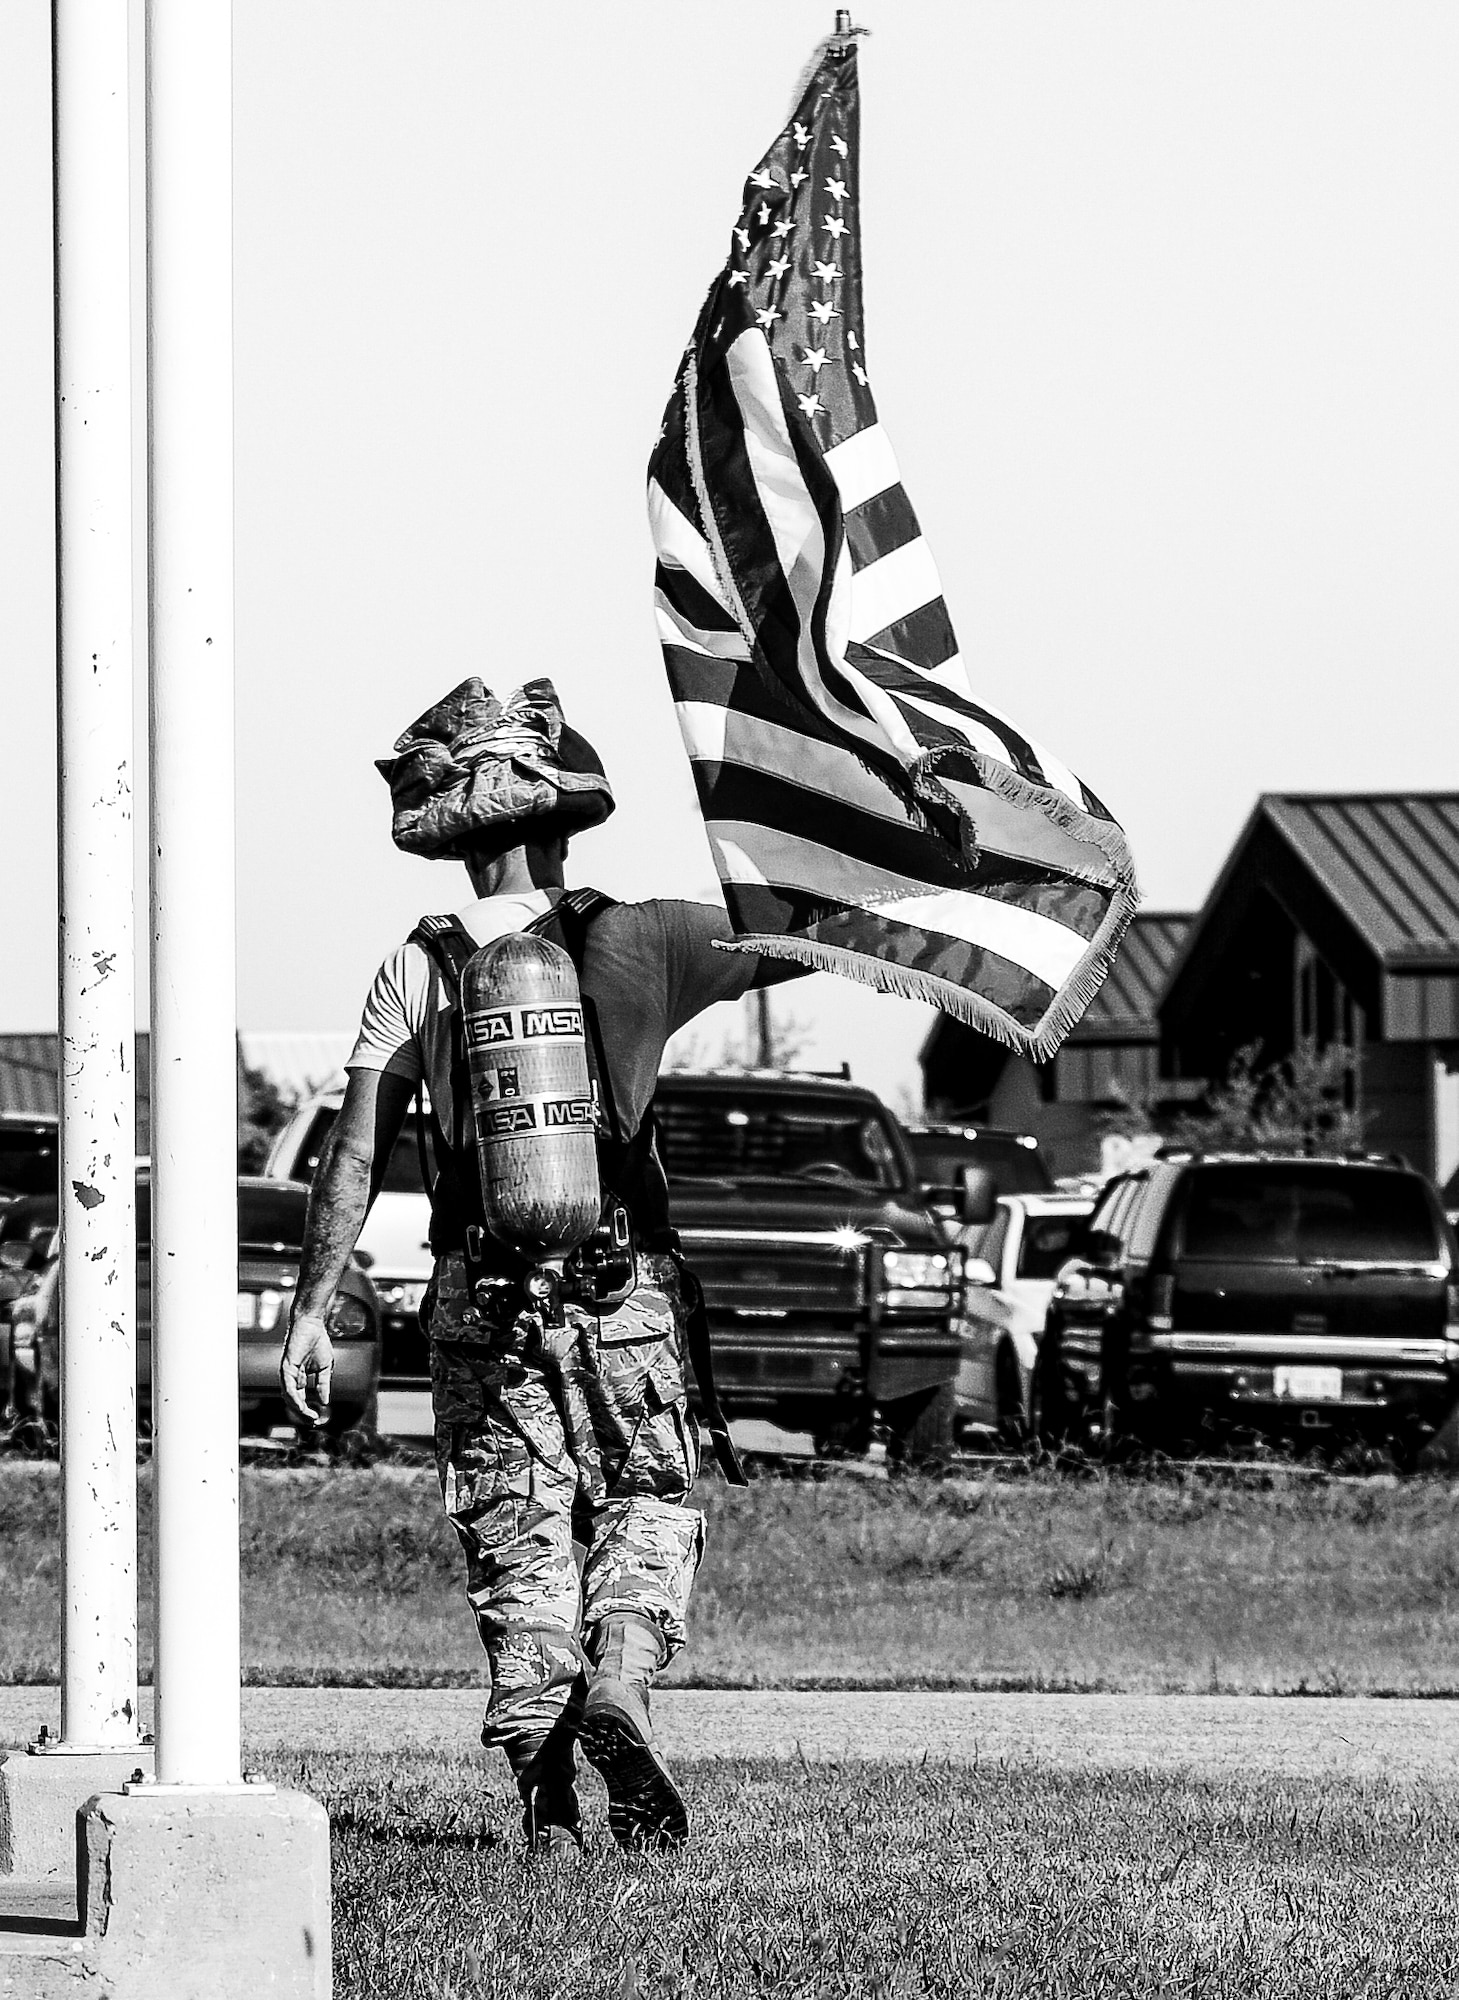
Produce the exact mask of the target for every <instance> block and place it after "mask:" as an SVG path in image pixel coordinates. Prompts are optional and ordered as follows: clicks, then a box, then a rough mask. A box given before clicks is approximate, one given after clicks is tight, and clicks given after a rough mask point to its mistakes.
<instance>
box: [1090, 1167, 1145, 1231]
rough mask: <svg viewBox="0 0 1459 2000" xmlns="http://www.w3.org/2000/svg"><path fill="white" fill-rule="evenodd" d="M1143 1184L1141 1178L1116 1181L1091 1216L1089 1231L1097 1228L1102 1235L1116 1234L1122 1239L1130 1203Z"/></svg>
mask: <svg viewBox="0 0 1459 2000" xmlns="http://www.w3.org/2000/svg"><path fill="white" fill-rule="evenodd" d="M1143 1185H1144V1182H1143V1180H1138V1181H1135V1180H1122V1181H1118V1182H1117V1183H1116V1184H1115V1186H1114V1187H1113V1188H1112V1189H1111V1191H1110V1192H1109V1194H1107V1195H1106V1196H1105V1198H1104V1200H1103V1201H1102V1202H1101V1203H1100V1204H1099V1207H1098V1208H1097V1209H1096V1210H1095V1211H1094V1214H1093V1215H1092V1216H1091V1218H1090V1224H1089V1226H1090V1229H1091V1231H1094V1230H1098V1231H1099V1232H1100V1233H1101V1234H1102V1235H1105V1236H1116V1237H1119V1238H1120V1240H1121V1241H1123V1239H1124V1231H1125V1224H1126V1222H1127V1221H1128V1220H1129V1214H1130V1206H1131V1203H1132V1202H1133V1201H1134V1199H1135V1195H1136V1192H1137V1190H1138V1189H1139V1188H1141V1187H1143Z"/></svg>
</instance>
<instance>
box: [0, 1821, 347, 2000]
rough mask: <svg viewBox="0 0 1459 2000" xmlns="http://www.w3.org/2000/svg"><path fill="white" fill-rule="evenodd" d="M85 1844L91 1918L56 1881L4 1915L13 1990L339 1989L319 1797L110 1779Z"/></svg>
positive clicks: (48, 1997) (147, 1995)
mask: <svg viewBox="0 0 1459 2000" xmlns="http://www.w3.org/2000/svg"><path fill="white" fill-rule="evenodd" d="M79 1849H80V1862H81V1872H80V1880H79V1882H78V1884H77V1891H78V1894H77V1902H78V1903H79V1921H77V1920H76V1917H75V1916H74V1915H73V1914H72V1911H73V1910H74V1909H75V1905H72V1906H71V1908H70V1909H68V1910H67V1911H66V1912H64V1913H62V1912H61V1911H60V1910H59V1909H58V1908H52V1907H50V1903H48V1902H47V1900H46V1898H47V1896H48V1895H49V1897H50V1902H55V1901H56V1892H55V1891H50V1892H47V1891H44V1890H38V1891H35V1892H33V1896H32V1905H31V1906H30V1907H29V1908H27V1907H26V1906H25V1905H24V1899H23V1898H21V1897H19V1892H17V1894H16V1897H13V1898H12V1900H15V1901H16V1909H15V1912H14V1915H13V1917H12V1919H11V1920H10V1921H8V1922H7V1921H6V1920H5V1919H4V1917H3V1916H0V2000H63V1996H69V1995H71V1994H82V1993H86V1994H105V1996H106V2000H257V1996H258V1995H260V1994H264V1993H267V1994H270V1995H272V1996H275V2000H330V1993H331V1990H332V1983H333V1974H332V1965H331V1937H330V1902H329V1821H328V1819H327V1818H326V1816H325V1811H324V1808H323V1806H321V1805H320V1803H319V1801H318V1800H317V1799H311V1798H307V1797H305V1795H304V1794H303V1793H302V1792H275V1791H273V1790H271V1789H268V1788H267V1787H264V1786H259V1787H258V1788H257V1789H256V1790H255V1789H254V1788H252V1787H249V1788H247V1789H240V1790H238V1791H228V1792H219V1791H204V1790H198V1791H190V1790H187V1789H184V1788H183V1787H178V1788H176V1789H171V1788H168V1789H163V1788H162V1787H160V1786H159V1787H157V1788H156V1789H153V1788H152V1787H150V1786H149V1787H144V1788H139V1789H138V1790H137V1791H134V1792H128V1793H121V1792H109V1793H106V1794H103V1795H102V1796H100V1797H98V1798H94V1799H92V1800H90V1801H89V1802H88V1804H87V1805H86V1806H85V1807H84V1808H83V1810H82V1813H81V1816H80V1822H79ZM4 1901H5V1893H4V1887H3V1884H0V1904H3V1903H4ZM15 1919H18V1920H19V1921H16V1920H15Z"/></svg>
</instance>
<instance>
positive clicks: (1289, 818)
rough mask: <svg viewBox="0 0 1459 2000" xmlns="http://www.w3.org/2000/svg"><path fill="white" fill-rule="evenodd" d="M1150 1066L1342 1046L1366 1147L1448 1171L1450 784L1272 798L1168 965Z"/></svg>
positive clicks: (1451, 1093)
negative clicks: (1446, 788)
mask: <svg viewBox="0 0 1459 2000" xmlns="http://www.w3.org/2000/svg"><path fill="white" fill-rule="evenodd" d="M1158 1004H1159V1014H1160V1027H1161V1056H1162V1068H1163V1072H1164V1074H1165V1075H1166V1076H1168V1077H1173V1078H1181V1079H1195V1078H1206V1077H1213V1076H1220V1075H1223V1074H1224V1073H1225V1071H1226V1068H1227V1066H1228V1064H1229V1063H1230V1060H1231V1058H1232V1056H1233V1055H1234V1054H1235V1053H1236V1051H1237V1050H1238V1049H1240V1048H1243V1047H1248V1046H1252V1045H1257V1046H1258V1047H1259V1048H1260V1052H1261V1053H1260V1058H1259V1060H1260V1061H1261V1062H1262V1063H1263V1064H1269V1063H1273V1062H1280V1061H1281V1060H1282V1059H1283V1058H1284V1057H1286V1056H1288V1055H1290V1054H1291V1053H1292V1052H1293V1050H1294V1049H1296V1048H1297V1047H1298V1046H1300V1045H1302V1044H1308V1045H1311V1046H1315V1047H1317V1048H1319V1049H1323V1048H1328V1047H1332V1046H1334V1045H1336V1046H1338V1047H1341V1048H1344V1049H1346V1050H1348V1051H1350V1052H1351V1077H1352V1090H1353V1095H1354V1101H1355V1103H1356V1105H1357V1108H1358V1109H1359V1110H1360V1111H1361V1113H1362V1114H1363V1117H1364V1120H1365V1125H1366V1137H1367V1139H1368V1141H1369V1142H1370V1143H1371V1144H1373V1145H1375V1146H1377V1147H1381V1148H1384V1149H1391V1150H1393V1151H1396V1152H1401V1153H1403V1154H1405V1155H1406V1156H1407V1157H1408V1158H1409V1159H1410V1160H1412V1161H1413V1162H1414V1164H1415V1165H1417V1166H1421V1167H1423V1168H1424V1170H1425V1171H1426V1172H1428V1173H1430V1174H1432V1175H1433V1176H1434V1178H1435V1179H1436V1180H1437V1181H1438V1182H1439V1183H1440V1185H1441V1186H1442V1185H1445V1184H1447V1183H1449V1182H1450V1181H1451V1180H1459V792H1341V793H1291V792H1287V793H1274V794H1269V795H1267V796H1265V797H1263V798H1261V799H1259V800H1258V801H1257V804H1256V806H1255V808H1254V810H1253V812H1252V814H1251V817H1250V819H1248V821H1247V823H1246V825H1245V826H1244V827H1243V829H1242V831H1241V833H1240V835H1239V836H1238V838H1237V841H1236V844H1235V846H1234V847H1233V848H1232V850H1231V854H1230V857H1229V858H1228V860H1227V862H1226V865H1225V867H1224V868H1223V869H1222V870H1221V873H1220V875H1219V876H1218V877H1217V880H1216V883H1215V886H1214V887H1213V889H1212V890H1211V893H1210V895H1209V896H1208V897H1207V898H1206V902H1205V904H1204V906H1203V908H1202V909H1201V911H1200V914H1199V915H1198V916H1197V917H1196V919H1195V921H1194V923H1193V924H1192V925H1191V926H1190V929H1189V931H1188V933H1187V935H1186V937H1185V940H1184V943H1183V945H1182V946H1181V949H1180V951H1179V952H1178V954H1177V955H1176V958H1175V961H1174V963H1173V964H1172V965H1171V967H1170V969H1169V973H1168V975H1167V979H1166V985H1165V991H1164V993H1163V995H1162V996H1161V998H1160V1000H1159V1003H1158Z"/></svg>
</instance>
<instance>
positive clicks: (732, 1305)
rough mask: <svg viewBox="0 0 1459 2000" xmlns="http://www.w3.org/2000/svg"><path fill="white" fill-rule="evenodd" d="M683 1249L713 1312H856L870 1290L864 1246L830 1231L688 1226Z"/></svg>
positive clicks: (820, 1313) (817, 1313) (777, 1313)
mask: <svg viewBox="0 0 1459 2000" xmlns="http://www.w3.org/2000/svg"><path fill="white" fill-rule="evenodd" d="M683 1242H684V1254H685V1256H686V1257H687V1258H688V1261H689V1264H690V1266H691V1268H692V1269H693V1270H694V1272H695V1273H696V1275H697V1276H698V1278H699V1281H700V1283H701V1284H702V1285H703V1287H704V1300H705V1304H706V1305H707V1306H708V1307H709V1310H710V1312H711V1313H716V1312H717V1313H767V1314H770V1313H773V1314H775V1315H777V1316H779V1315H781V1314H795V1315H800V1314H804V1313H815V1314H816V1315H817V1316H818V1317H819V1316H822V1315H824V1314H826V1313H842V1312H844V1313H855V1312H856V1311H858V1310H859V1309H860V1307H861V1305H862V1303H863V1301H864V1299H865V1296H866V1286H865V1279H864V1274H863V1266H862V1261H861V1252H860V1250H859V1249H858V1248H856V1247H854V1246H848V1245H847V1244H845V1243H844V1242H841V1241H838V1240H837V1238H836V1237H835V1236H833V1235H831V1234H830V1233H827V1234H825V1235H821V1234H812V1233H811V1232H810V1231H807V1232H805V1233H804V1234H801V1235H783V1236H782V1235H775V1236H768V1235H767V1236H762V1235H752V1234H749V1233H746V1232H741V1231H739V1230H734V1229H686V1230H685V1231H684V1232H683Z"/></svg>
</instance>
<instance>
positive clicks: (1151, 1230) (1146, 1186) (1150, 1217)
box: [1127, 1166, 1179, 1264]
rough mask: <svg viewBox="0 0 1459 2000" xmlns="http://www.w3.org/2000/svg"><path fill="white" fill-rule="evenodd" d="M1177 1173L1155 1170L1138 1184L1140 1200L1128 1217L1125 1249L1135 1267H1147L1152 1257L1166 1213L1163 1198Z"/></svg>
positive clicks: (1166, 1201) (1163, 1168)
mask: <svg viewBox="0 0 1459 2000" xmlns="http://www.w3.org/2000/svg"><path fill="white" fill-rule="evenodd" d="M1178 1172H1179V1170H1178V1169H1176V1168H1172V1167H1169V1166H1164V1167H1157V1168H1156V1169H1155V1171H1154V1172H1153V1173H1152V1174H1151V1175H1150V1176H1149V1178H1148V1179H1147V1180H1146V1181H1144V1182H1143V1183H1142V1199H1140V1200H1139V1201H1137V1202H1136V1204H1135V1210H1134V1213H1133V1215H1131V1217H1130V1241H1129V1244H1128V1246H1127V1247H1128V1250H1129V1254H1130V1256H1131V1257H1132V1258H1133V1259H1134V1260H1135V1262H1136V1263H1140V1264H1148V1263H1149V1261H1150V1259H1151V1258H1152V1257H1153V1256H1154V1255H1155V1244H1156V1241H1157V1239H1158V1238H1159V1235H1160V1225H1161V1223H1162V1222H1163V1221H1164V1219H1165V1217H1166V1215H1167V1214H1168V1212H1169V1209H1170V1203H1169V1201H1168V1200H1167V1199H1166V1197H1167V1196H1168V1195H1169V1192H1170V1188H1171V1184H1172V1182H1173V1181H1174V1180H1175V1179H1176V1178H1177V1175H1178Z"/></svg>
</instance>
